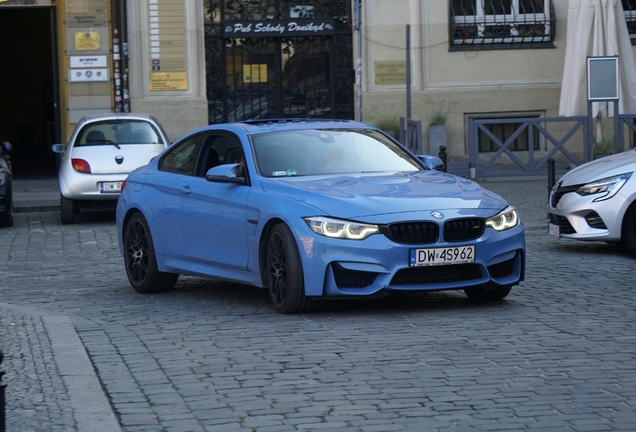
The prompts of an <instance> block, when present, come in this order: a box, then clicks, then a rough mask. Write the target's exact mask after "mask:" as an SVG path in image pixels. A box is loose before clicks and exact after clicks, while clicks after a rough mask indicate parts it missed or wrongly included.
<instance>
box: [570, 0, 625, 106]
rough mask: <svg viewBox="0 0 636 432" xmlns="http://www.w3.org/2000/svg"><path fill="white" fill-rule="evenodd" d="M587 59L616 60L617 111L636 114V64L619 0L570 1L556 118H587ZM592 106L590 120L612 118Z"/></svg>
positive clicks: (599, 104)
mask: <svg viewBox="0 0 636 432" xmlns="http://www.w3.org/2000/svg"><path fill="white" fill-rule="evenodd" d="M588 56H618V57H619V59H618V67H619V77H618V79H619V111H620V113H636V63H635V61H634V54H633V51H632V45H631V41H630V38H629V33H628V31H627V24H626V22H625V14H624V12H623V6H622V4H621V1H620V0H569V2H568V21H567V33H566V39H565V65H564V68H563V82H562V85H561V99H560V103H559V115H562V116H582V115H587V60H586V58H587V57H588ZM607 111H608V109H607V104H606V103H602V102H595V103H593V104H592V117H596V118H597V119H598V118H600V116H604V117H607V116H612V115H613V114H614V113H613V107H612V106H611V104H610V107H609V112H607Z"/></svg>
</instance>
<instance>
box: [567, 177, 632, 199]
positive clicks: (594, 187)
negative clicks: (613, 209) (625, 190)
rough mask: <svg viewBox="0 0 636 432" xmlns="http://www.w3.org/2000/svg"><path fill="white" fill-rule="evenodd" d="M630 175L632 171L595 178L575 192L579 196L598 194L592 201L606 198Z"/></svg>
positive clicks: (617, 189) (613, 193)
mask: <svg viewBox="0 0 636 432" xmlns="http://www.w3.org/2000/svg"><path fill="white" fill-rule="evenodd" d="M631 176H632V173H625V174H621V175H617V176H614V177H607V178H604V179H600V180H595V181H593V182H590V183H587V184H584V185H583V186H581V187H580V188H578V189H577V190H576V193H577V194H579V195H581V196H586V195H596V194H600V196H599V197H598V198H595V199H594V201H604V200H608V199H610V198H611V197H613V196H614V195H616V193H618V191H619V190H620V189H621V188H622V187H623V185H624V184H625V183H627V180H629V178H630V177H631Z"/></svg>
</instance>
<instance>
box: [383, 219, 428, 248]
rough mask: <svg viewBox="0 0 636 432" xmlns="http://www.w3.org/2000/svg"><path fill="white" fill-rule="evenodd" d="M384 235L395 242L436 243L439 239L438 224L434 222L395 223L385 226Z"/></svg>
mask: <svg viewBox="0 0 636 432" xmlns="http://www.w3.org/2000/svg"><path fill="white" fill-rule="evenodd" d="M384 235H386V236H387V237H388V238H389V239H391V240H393V241H394V242H396V243H404V244H425V243H436V242H437V240H438V239H439V225H438V224H437V223H435V222H403V223H395V224H391V225H389V226H388V227H387V229H386V231H384Z"/></svg>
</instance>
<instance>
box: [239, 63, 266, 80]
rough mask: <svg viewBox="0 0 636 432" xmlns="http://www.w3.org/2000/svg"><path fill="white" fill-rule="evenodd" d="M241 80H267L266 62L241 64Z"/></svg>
mask: <svg viewBox="0 0 636 432" xmlns="http://www.w3.org/2000/svg"><path fill="white" fill-rule="evenodd" d="M243 82H244V83H262V82H267V65H266V64H246V65H243Z"/></svg>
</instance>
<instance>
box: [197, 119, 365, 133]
mask: <svg viewBox="0 0 636 432" xmlns="http://www.w3.org/2000/svg"><path fill="white" fill-rule="evenodd" d="M219 129H224V130H235V131H236V130H242V131H243V132H244V133H246V134H249V135H252V134H260V133H267V132H281V131H292V130H311V129H377V128H376V127H375V126H372V125H370V124H367V123H363V122H359V121H355V120H325V119H264V120H246V121H239V122H233V123H219V124H215V125H210V126H205V127H203V128H201V129H199V130H198V131H197V132H202V131H206V130H219Z"/></svg>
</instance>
